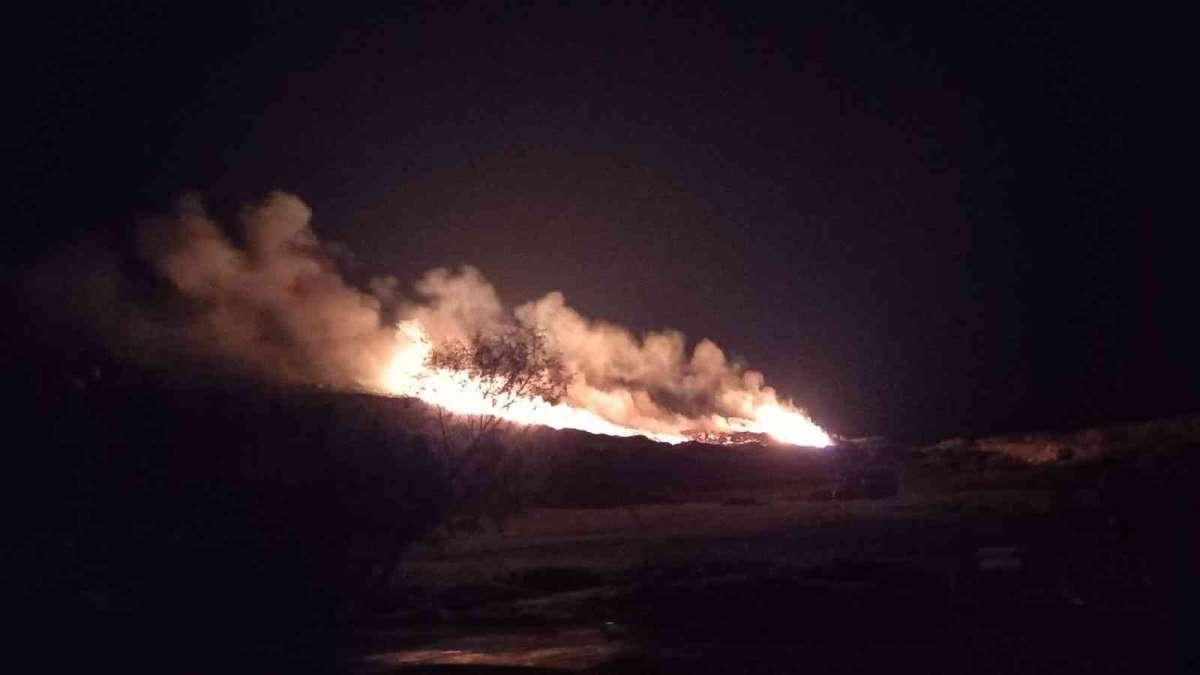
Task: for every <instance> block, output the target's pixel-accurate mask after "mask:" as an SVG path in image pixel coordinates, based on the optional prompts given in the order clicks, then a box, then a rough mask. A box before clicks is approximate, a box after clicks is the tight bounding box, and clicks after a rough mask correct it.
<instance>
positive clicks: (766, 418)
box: [382, 320, 832, 448]
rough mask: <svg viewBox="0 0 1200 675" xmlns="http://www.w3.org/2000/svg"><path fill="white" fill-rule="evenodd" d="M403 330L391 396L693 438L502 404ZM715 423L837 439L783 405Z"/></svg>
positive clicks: (549, 408)
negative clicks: (433, 363) (432, 359)
mask: <svg viewBox="0 0 1200 675" xmlns="http://www.w3.org/2000/svg"><path fill="white" fill-rule="evenodd" d="M397 331H398V333H399V335H398V338H399V339H398V343H399V346H398V347H397V350H396V353H395V355H394V356H393V357H392V360H391V362H390V364H389V365H388V367H387V369H386V372H385V373H384V374H383V378H382V388H383V389H384V390H385V391H386V392H387V393H389V394H393V395H398V396H412V397H415V398H419V399H421V400H422V401H425V402H426V403H429V404H431V405H436V406H440V407H442V408H444V409H446V410H447V411H449V412H452V413H455V414H459V415H494V416H496V417H499V418H501V419H504V420H507V421H510V422H515V423H517V424H523V425H542V426H547V427H551V428H554V429H578V430H580V431H586V432H589V433H594V434H608V435H611V436H637V435H642V436H646V437H648V438H651V439H653V440H656V441H662V442H666V443H682V442H684V441H687V440H689V437H688V436H687V435H686V434H685V433H684V430H678V431H675V432H671V431H666V432H664V431H654V430H648V429H634V428H630V427H626V426H622V425H620V424H617V423H614V422H612V421H610V420H607V419H605V418H603V417H602V416H600V415H598V414H597V413H595V412H593V411H591V410H587V409H583V408H577V407H572V406H570V405H567V404H565V403H557V404H550V403H548V402H546V401H543V400H541V399H538V398H533V397H518V398H514V399H512V400H508V401H504V402H503V403H501V402H499V401H497V400H495V399H494V398H493V397H488V396H487V395H486V394H485V392H486V391H487V390H488V387H487V386H485V384H486V383H482V382H479V381H476V380H475V379H474V378H472V377H471V376H469V375H467V374H465V373H461V372H456V371H452V370H448V369H435V368H431V367H429V366H428V365H427V364H428V359H429V355H430V353H431V352H432V350H433V344H432V343H431V341H430V339H429V337H428V335H427V334H426V332H425V330H424V329H423V328H422V327H421V325H420V322H418V321H415V320H410V321H402V322H401V323H400V324H399V325H398V326H397ZM713 423H714V425H715V426H716V427H717V428H718V429H719V430H720V431H723V432H730V433H735V432H751V433H762V434H767V435H768V436H770V437H771V438H773V439H775V440H776V441H779V442H782V443H789V444H792V445H802V446H809V447H818V448H823V447H826V446H828V445H830V444H831V443H832V440H831V439H830V437H829V435H828V434H827V433H826V432H825V431H824V430H823V429H821V427H819V426H817V425H816V424H815V423H814V422H813V421H812V420H811V419H809V418H808V417H807V416H806V415H805V414H804V413H803V412H801V411H799V410H794V409H793V410H789V409H787V408H786V407H785V406H784V405H781V404H778V403H771V404H765V405H761V406H758V407H757V408H755V409H754V410H753V417H752V418H749V419H730V418H726V417H719V418H716V419H714V420H713Z"/></svg>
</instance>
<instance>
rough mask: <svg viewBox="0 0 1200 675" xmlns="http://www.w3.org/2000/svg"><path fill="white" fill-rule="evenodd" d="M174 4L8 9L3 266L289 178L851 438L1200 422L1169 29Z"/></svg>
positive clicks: (356, 219) (905, 15)
mask: <svg viewBox="0 0 1200 675" xmlns="http://www.w3.org/2000/svg"><path fill="white" fill-rule="evenodd" d="M160 4H161V5H162V6H159V5H160ZM173 4H174V3H156V4H149V3H147V5H146V6H145V7H143V8H141V9H137V8H136V6H135V5H133V4H130V3H113V4H104V3H97V6H95V7H92V8H90V9H86V10H83V11H82V12H81V11H77V10H75V9H72V11H67V10H66V9H63V10H62V11H59V10H56V9H54V8H46V9H43V10H31V11H30V12H27V13H26V14H25V15H22V16H19V17H17V18H14V19H12V20H10V22H9V23H10V27H12V28H13V30H14V31H15V33H16V34H17V35H16V37H15V40H12V41H10V42H9V43H8V44H7V45H6V47H5V49H6V51H7V52H8V53H7V54H6V55H5V61H6V63H7V67H8V68H9V69H10V70H11V71H12V72H11V74H10V76H8V77H7V78H6V79H8V87H7V89H8V91H9V92H10V93H11V92H16V93H17V95H16V96H15V97H14V98H12V99H10V100H9V102H8V104H7V105H6V107H7V108H8V109H9V110H8V112H9V113H15V114H16V117H17V121H16V123H15V126H12V125H11V124H10V125H9V127H8V129H7V131H8V133H7V134H6V135H7V136H9V138H8V140H6V141H5V144H6V146H7V147H6V155H7V156H8V163H9V164H10V166H12V167H13V168H14V169H15V175H16V179H15V180H12V181H11V182H9V184H8V185H6V187H5V191H6V193H7V197H8V199H7V200H6V201H7V202H8V203H9V205H10V207H9V209H8V210H7V213H6V219H7V221H8V222H7V223H6V225H5V231H6V238H7V239H8V241H7V243H6V246H5V251H4V252H5V260H6V265H9V266H12V265H18V264H22V263H28V262H30V261H33V260H35V259H37V258H38V257H39V256H43V255H45V254H47V252H49V251H51V250H53V249H54V248H55V247H56V246H58V245H61V244H62V243H63V242H65V241H68V240H71V239H72V238H74V237H78V236H81V235H83V234H85V233H87V232H89V231H90V230H93V229H95V228H112V229H116V230H118V231H119V230H121V228H126V227H128V226H129V224H130V223H132V222H134V220H135V219H136V218H137V217H138V216H139V215H140V214H145V213H152V212H154V211H157V210H161V209H167V208H170V206H171V204H172V203H173V202H174V200H175V199H176V198H177V197H178V196H179V195H180V194H181V193H182V192H184V191H188V190H197V191H200V192H201V193H202V194H203V195H205V197H206V198H207V200H208V202H209V204H210V205H211V206H212V209H213V211H214V212H215V213H217V214H219V215H229V214H233V213H235V212H236V209H237V207H238V206H239V205H240V204H242V203H244V202H245V201H247V200H250V199H254V198H256V197H259V196H261V195H262V194H263V193H264V192H266V191H268V190H271V189H276V188H278V189H284V190H288V191H291V192H295V193H296V194H298V195H299V196H301V197H302V198H303V199H304V200H305V201H306V202H307V203H308V204H309V205H311V206H312V207H313V209H314V211H315V225H316V228H317V231H318V233H319V234H320V235H321V236H322V237H323V238H325V239H329V240H333V241H337V242H340V243H342V244H344V245H345V246H346V247H347V248H348V249H350V250H352V251H354V252H355V254H356V267H355V268H354V269H353V270H351V274H352V275H359V276H361V277H362V278H366V277H367V276H369V275H370V274H374V273H384V272H388V273H392V274H395V275H396V276H398V277H400V278H401V279H404V280H413V279H415V278H416V277H417V276H419V275H420V274H421V273H422V272H424V271H425V270H427V269H429V268H432V267H436V266H457V265H459V264H464V263H466V264H472V265H475V266H477V267H478V268H480V269H481V270H482V271H483V273H484V274H485V275H486V276H487V277H488V278H489V279H490V280H491V281H492V282H493V283H495V284H496V286H497V288H498V289H499V291H500V293H501V295H502V296H503V298H504V299H505V300H506V302H509V303H510V304H515V303H518V302H522V301H524V300H527V299H530V298H532V297H536V296H540V295H541V294H543V293H545V292H547V291H550V290H556V289H557V290H561V291H563V293H564V294H565V295H566V297H567V300H568V302H569V303H570V304H572V305H573V306H575V307H576V308H578V309H579V310H580V311H582V312H583V313H585V314H587V315H589V316H591V317H594V318H602V319H606V320H609V321H612V322H616V323H620V324H624V325H628V326H630V327H632V328H633V329H635V330H649V329H660V328H668V327H669V328H676V329H679V330H681V331H683V332H685V333H686V334H687V335H688V336H689V337H690V338H692V339H694V340H695V339H699V338H701V337H710V338H712V339H714V340H715V341H716V342H717V343H718V344H720V345H721V346H722V347H724V348H725V349H726V350H727V352H729V353H730V354H731V355H735V356H737V357H740V358H743V359H745V360H747V361H748V362H749V363H750V364H751V365H752V366H753V367H755V368H757V369H760V370H762V371H764V372H765V373H766V375H767V379H768V382H769V383H772V384H774V385H775V386H776V387H777V388H778V389H779V390H780V391H781V392H782V393H783V394H784V395H785V396H789V397H792V398H794V399H795V400H796V401H797V402H798V403H800V404H802V405H805V406H807V407H808V408H809V410H810V411H811V412H812V413H813V416H814V418H815V419H816V420H817V421H818V422H819V423H821V424H823V425H824V426H826V427H828V428H829V429H831V430H833V431H839V432H843V433H848V434H863V433H881V434H887V435H893V436H946V435H951V434H960V433H978V434H982V433H987V432H995V431H1017V430H1026V429H1034V428H1069V427H1072V426H1076V425H1083V424H1092V423H1100V422H1110V421H1122V420H1137V419H1143V418H1146V417H1150V416H1155V415H1166V414H1172V413H1177V412H1188V411H1195V410H1198V409H1200V356H1197V350H1196V349H1195V346H1194V345H1195V344H1197V337H1198V336H1197V331H1196V329H1195V328H1193V327H1191V325H1190V324H1191V318H1192V315H1194V314H1195V311H1196V310H1195V307H1194V306H1193V300H1192V298H1191V288H1192V287H1194V286H1195V283H1194V281H1193V282H1191V284H1190V286H1189V283H1188V276H1189V275H1188V274H1186V268H1185V267H1184V266H1183V263H1185V262H1187V259H1188V258H1189V257H1190V253H1189V249H1187V248H1186V247H1185V246H1184V243H1185V237H1184V235H1183V233H1182V230H1183V228H1184V225H1183V224H1182V223H1185V222H1186V221H1185V220H1184V219H1183V218H1182V217H1179V216H1177V215H1176V214H1174V213H1171V212H1169V210H1168V208H1167V207H1166V206H1165V203H1164V202H1163V201H1162V200H1160V199H1159V197H1158V192H1159V191H1161V190H1162V187H1163V186H1164V185H1165V184H1166V183H1167V179H1166V177H1165V175H1167V174H1176V175H1177V171H1178V170H1177V169H1175V168H1172V167H1171V163H1170V162H1169V161H1168V157H1170V156H1171V155H1172V154H1173V153H1174V152H1175V150H1173V149H1172V148H1173V146H1174V145H1175V144H1177V143H1178V142H1179V139H1175V140H1173V141H1172V140H1171V138H1170V137H1171V136H1173V135H1175V134H1174V133H1173V132H1172V131H1171V130H1170V127H1169V124H1170V123H1169V121H1168V120H1169V119H1170V116H1169V115H1167V114H1165V111H1166V110H1169V109H1170V108H1171V107H1172V104H1171V101H1172V99H1173V98H1174V97H1176V96H1178V95H1179V94H1173V93H1171V92H1172V89H1171V88H1172V87H1178V86H1179V82H1178V81H1175V80H1173V79H1172V76H1169V75H1168V68H1167V66H1166V65H1164V63H1166V62H1169V61H1164V60H1165V59H1167V58H1168V56H1169V55H1168V54H1166V52H1167V51H1169V46H1168V44H1167V43H1169V41H1167V40H1165V39H1164V38H1161V37H1160V33H1161V32H1162V27H1161V26H1162V24H1165V23H1168V19H1167V18H1166V17H1159V16H1156V15H1152V14H1151V13H1149V12H1148V11H1147V12H1145V13H1142V14H1138V15H1136V16H1134V15H1131V14H1129V13H1127V12H1126V13H1118V12H1116V11H1114V12H1113V13H1111V14H1106V13H1104V12H1105V11H1106V10H1101V9H1099V8H1098V6H1097V5H1091V6H1089V7H1088V9H1087V11H1086V13H1079V12H1077V11H1075V10H1074V9H1073V8H1071V7H1069V6H1063V7H1061V8H1059V9H1055V8H1053V7H1048V6H1046V5H1055V4H1057V3H1041V2H994V3H948V2H934V3H917V4H920V5H921V6H922V9H919V10H913V9H912V8H911V7H906V6H904V5H908V4H912V3H881V7H869V6H866V5H856V4H850V3H830V4H828V5H826V4H822V3H805V6H807V7H810V9H806V10H804V11H798V10H794V9H793V10H791V11H790V12H789V13H781V12H780V11H777V10H767V9H766V8H765V7H759V8H748V6H747V5H746V4H745V3H735V4H731V5H730V6H728V7H722V6H718V5H712V6H708V7H707V8H697V7H696V6H695V5H694V4H691V3H689V4H682V5H680V6H678V7H674V8H672V7H669V6H659V5H654V6H641V5H639V6H637V7H631V8H606V9H603V10H593V9H570V10H566V9H556V8H541V7H539V8H536V9H530V8H527V7H526V6H525V5H516V4H513V5H503V6H502V5H495V6H492V7H491V8H479V7H473V8H469V9H454V10H447V9H440V8H439V9H428V8H419V7H416V6H412V7H410V8H408V9H403V10H396V9H392V10H391V11H390V12H387V13H384V12H368V11H360V10H359V9H358V8H351V7H349V6H348V4H347V3H334V4H333V6H332V7H330V8H326V9H321V10H312V9H308V8H300V7H298V5H302V4H304V3H280V4H279V5H278V6H276V7H274V8H257V9H239V10H237V11H218V10H215V9H213V8H211V7H208V6H203V5H196V6H192V7H190V8H187V7H184V8H182V9H180V8H175V7H169V6H170V5H173ZM797 4H800V3H797ZM893 5H897V6H895V7H893ZM1064 5H1070V3H1064ZM735 8H736V9H735ZM1167 85H1170V86H1167ZM1191 276H1192V277H1193V278H1194V274H1193V275H1191Z"/></svg>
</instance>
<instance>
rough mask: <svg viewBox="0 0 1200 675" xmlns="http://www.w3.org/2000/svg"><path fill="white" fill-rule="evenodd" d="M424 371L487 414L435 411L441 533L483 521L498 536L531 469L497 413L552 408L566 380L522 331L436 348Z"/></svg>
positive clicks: (553, 358) (557, 363) (541, 344)
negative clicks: (469, 393)
mask: <svg viewBox="0 0 1200 675" xmlns="http://www.w3.org/2000/svg"><path fill="white" fill-rule="evenodd" d="M426 365H428V366H429V367H431V368H434V369H438V370H443V371H450V372H453V373H456V374H457V375H458V376H459V378H460V379H459V381H460V383H461V386H462V387H463V388H464V389H467V388H470V389H473V390H476V391H477V393H478V394H479V395H480V396H481V397H482V399H483V400H484V401H485V402H487V404H488V406H489V411H488V412H482V413H477V414H465V415H464V414H455V413H452V412H450V411H447V410H446V409H445V408H442V407H438V408H437V409H436V413H435V414H436V420H437V432H436V436H437V438H438V442H439V446H440V448H439V449H440V450H441V456H442V459H443V461H444V463H445V468H446V476H447V478H448V480H449V482H450V485H451V486H452V489H453V490H454V493H455V498H456V509H455V510H456V513H455V515H454V517H452V518H451V519H450V520H449V521H447V529H448V530H451V531H454V530H456V529H458V530H466V529H477V527H478V520H479V519H480V518H481V517H484V516H486V517H487V518H489V519H490V520H491V521H492V522H493V523H494V524H495V525H496V527H497V529H503V525H504V521H505V519H507V517H508V516H509V515H511V514H512V513H513V512H515V511H517V510H519V509H520V508H521V503H522V501H523V498H524V497H525V495H524V494H523V492H524V486H526V485H527V484H528V481H527V480H526V476H525V475H524V474H525V473H526V472H527V471H528V470H529V469H530V468H531V464H532V463H531V462H527V461H525V459H526V458H524V457H522V456H521V454H519V453H517V452H514V450H513V443H512V442H511V441H512V434H511V433H509V434H508V436H509V438H508V439H507V440H506V439H505V438H502V437H501V436H500V434H499V433H498V431H500V430H501V429H505V428H508V430H510V431H511V429H512V425H510V424H507V423H506V421H505V419H504V417H503V416H502V415H503V412H504V411H505V410H509V409H511V408H512V406H514V405H516V404H518V402H522V401H528V400H530V399H533V400H539V401H542V402H544V403H546V404H549V405H553V404H556V403H558V402H559V401H560V400H561V399H562V397H563V395H564V394H565V393H566V388H567V384H568V383H569V382H570V376H569V374H568V372H567V370H566V368H565V367H564V366H563V363H562V361H561V360H560V359H559V358H558V356H557V355H555V354H553V353H552V352H551V350H550V349H549V347H548V345H547V344H546V339H545V336H544V335H543V334H542V333H541V332H539V331H538V330H537V329H535V328H532V327H527V326H519V327H510V328H508V329H505V330H500V331H494V332H491V333H487V334H484V333H479V334H476V335H475V336H474V337H473V338H472V339H470V340H467V341H451V342H447V343H444V344H441V345H439V346H437V347H436V348H435V349H434V350H433V351H432V352H431V353H430V355H429V358H428V362H427V364H426ZM472 521H473V522H472Z"/></svg>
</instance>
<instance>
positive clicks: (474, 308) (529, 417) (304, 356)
mask: <svg viewBox="0 0 1200 675" xmlns="http://www.w3.org/2000/svg"><path fill="white" fill-rule="evenodd" d="M337 253H338V251H337V249H334V248H331V247H329V246H327V245H325V244H323V243H322V242H321V241H320V240H318V239H317V237H316V235H315V233H314V232H313V230H312V227H311V211H310V210H309V208H308V207H307V206H306V205H305V204H304V203H303V202H301V201H300V200H299V199H298V198H296V197H294V196H292V195H288V194H284V193H273V194H271V195H269V196H268V197H267V198H266V199H264V200H263V201H261V202H259V203H257V204H254V205H251V206H250V207H247V208H246V209H244V210H243V212H242V214H241V217H240V218H239V222H238V227H237V229H236V230H235V231H232V232H230V231H228V230H226V229H225V228H224V227H223V226H222V225H221V224H219V223H217V222H216V221H214V220H213V219H212V218H211V217H209V216H208V215H207V213H206V212H205V211H204V209H203V208H202V207H201V205H200V204H199V202H198V201H197V200H194V199H188V200H184V201H183V202H181V204H180V206H179V208H178V210H177V212H176V213H175V214H173V215H171V216H166V217H160V218H157V219H155V220H152V221H150V222H147V223H145V224H144V225H143V226H142V227H141V229H140V230H139V235H138V237H137V250H136V253H135V255H134V258H135V262H136V264H137V266H138V267H139V268H140V269H143V270H145V271H148V272H150V273H151V274H152V276H154V277H155V278H157V279H158V280H159V281H160V282H161V284H160V285H161V288H160V292H157V293H155V294H152V297H150V298H147V297H146V294H144V293H142V294H137V293H133V292H131V290H130V289H131V288H132V287H133V284H132V283H130V280H129V279H128V278H127V275H128V272H125V271H118V270H123V269H126V268H128V267H129V265H128V264H126V263H127V262H128V261H120V264H118V262H117V261H113V260H109V259H107V258H109V257H111V255H110V253H108V252H105V253H100V252H96V251H93V253H92V254H91V259H90V260H88V261H86V262H87V263H88V268H89V271H87V272H85V280H84V284H83V286H84V287H83V288H82V289H76V288H74V287H73V285H71V284H63V283H62V279H61V276H62V275H61V274H58V275H42V279H41V281H43V282H45V281H46V279H50V283H43V291H47V292H51V293H56V292H57V293H61V292H62V291H61V289H63V288H70V292H72V293H73V294H74V295H75V297H83V298H86V299H87V302H86V304H87V305H88V307H87V309H88V311H89V314H90V317H89V318H90V319H91V325H92V326H100V327H101V331H102V332H103V333H105V337H107V338H108V339H109V340H110V343H111V344H113V345H114V347H115V348H117V349H118V350H119V351H122V352H123V353H126V354H134V355H136V356H137V357H138V358H157V359H160V360H175V359H178V358H180V357H186V358H188V359H191V360H196V359H201V360H207V361H211V362H214V363H219V364H222V365H224V366H227V367H234V368H237V369H239V370H242V371H245V372H251V373H253V374H255V375H257V376H259V377H265V378H270V379H275V380H284V381H291V382H300V383H309V384H314V383H315V384H319V385H322V386H329V387H336V388H344V389H352V390H365V391H371V392H377V393H385V394H391V395H402V396H413V397H417V398H420V399H422V400H424V401H426V402H428V403H431V404H434V405H437V406H441V407H443V408H445V409H447V410H449V411H451V412H454V413H458V414H488V415H495V416H498V417H501V418H504V419H506V420H510V421H513V422H517V423H521V424H541V425H545V426H549V427H554V428H559V429H562V428H571V429H580V430H585V431H589V432H593V433H603V434H610V435H620V436H632V435H646V436H648V437H651V438H654V439H657V440H662V441H668V442H681V441H684V440H687V439H688V438H696V437H702V438H705V439H711V440H726V439H737V438H740V437H741V435H745V434H766V435H769V436H771V437H772V438H774V439H776V440H778V441H781V442H785V443H792V444H797V445H807V446H817V447H824V446H826V445H829V444H830V442H831V440H830V437H829V435H828V434H827V433H825V431H824V430H822V429H821V428H820V427H819V426H817V425H816V424H815V423H814V422H813V421H812V420H811V419H809V417H808V416H807V414H806V413H805V412H804V411H803V410H802V409H800V408H798V407H796V406H795V405H793V404H792V403H791V402H790V401H787V400H784V399H781V398H780V397H779V396H778V394H777V393H776V391H775V390H774V389H773V388H772V387H769V386H767V385H766V384H765V379H764V377H763V375H762V374H761V373H759V372H757V371H754V370H749V369H747V368H745V367H744V366H742V365H741V364H739V363H735V362H731V361H729V360H728V359H727V358H726V356H725V353H724V352H723V351H722V350H721V348H720V347H718V346H717V345H716V344H715V343H713V342H712V341H710V340H707V339H704V340H700V341H699V342H698V343H696V344H695V346H694V347H693V348H691V349H690V350H689V348H688V344H687V340H686V339H685V337H684V336H683V335H682V334H681V333H678V332H675V331H656V332H649V333H646V334H644V335H641V336H637V335H634V334H633V333H631V332H630V331H629V330H627V329H625V328H623V327H621V326H617V325H614V324H610V323H606V322H603V321H597V320H592V319H589V318H587V317H585V316H583V315H582V314H580V313H579V312H578V311H576V310H575V309H573V308H571V307H570V306H569V305H567V303H566V299H565V297H564V296H563V294H562V293H561V292H558V291H554V292H551V293H548V294H546V295H545V296H543V297H541V298H539V299H536V300H533V301H530V302H527V303H524V304H521V305H519V306H517V307H516V308H514V309H512V310H509V309H507V308H505V307H504V306H503V305H502V304H501V303H500V301H499V298H498V296H497V294H496V291H495V289H494V288H493V287H492V286H491V284H490V283H488V282H487V280H486V279H484V278H483V276H482V275H481V274H480V273H479V271H478V270H476V269H475V268H473V267H469V266H464V267H462V268H460V269H458V270H448V269H443V268H439V269H435V270H432V271H430V272H428V273H426V274H425V275H423V276H422V277H421V278H420V279H419V280H418V281H417V283H416V284H415V291H416V298H415V299H408V298H404V297H402V296H400V295H399V294H398V293H397V292H396V289H397V288H398V287H399V285H400V284H399V282H398V281H397V280H396V279H395V278H393V277H379V278H375V279H372V280H371V281H370V282H369V283H368V284H366V285H367V287H368V288H369V289H370V290H369V291H365V290H361V289H360V288H358V287H357V286H355V285H353V284H351V283H350V282H348V281H347V280H346V279H345V278H343V277H342V275H341V274H340V273H339V271H338V267H337V264H336V263H337V258H338V255H337ZM97 262H98V263H99V264H98V265H97ZM97 268H98V269H99V270H101V271H100V272H97V271H96V269H97ZM79 272H80V268H79V267H78V266H77V265H76V266H73V267H72V269H71V273H75V274H78V273H79ZM518 333H519V334H526V335H536V336H537V339H538V340H539V345H540V347H541V348H544V352H545V355H546V356H547V358H549V359H551V360H552V361H553V363H554V364H555V368H556V369H561V372H562V374H563V375H562V378H561V382H557V384H558V385H560V386H558V387H557V388H556V392H555V394H554V395H553V396H547V395H545V394H544V391H538V390H532V389H530V390H524V389H515V388H512V387H511V384H512V383H511V382H501V381H498V380H497V379H496V378H497V376H496V375H495V374H488V373H486V372H472V371H469V370H465V369H462V368H457V367H454V366H453V365H452V364H450V365H448V363H447V362H444V361H443V362H439V361H438V360H437V359H436V358H434V357H435V356H436V354H437V353H438V351H439V350H440V349H444V348H446V347H447V346H449V345H475V346H478V345H479V344H480V343H481V341H488V340H496V339H499V338H501V337H503V336H507V335H512V334H518ZM523 367H524V368H525V369H526V370H530V371H532V372H533V374H534V375H537V376H543V375H545V373H546V369H545V364H541V365H539V364H532V365H531V364H523ZM497 390H503V392H504V394H505V395H504V396H495V395H493V394H494V392H496V391H497Z"/></svg>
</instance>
